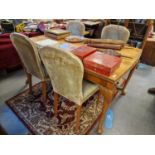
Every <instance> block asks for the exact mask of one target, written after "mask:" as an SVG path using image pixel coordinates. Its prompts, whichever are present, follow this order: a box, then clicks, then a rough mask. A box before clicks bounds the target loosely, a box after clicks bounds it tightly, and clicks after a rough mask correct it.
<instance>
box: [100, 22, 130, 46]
mask: <svg viewBox="0 0 155 155" xmlns="http://www.w3.org/2000/svg"><path fill="white" fill-rule="evenodd" d="M129 36H130V32H129V30H128V29H127V28H126V27H124V26H120V25H113V24H110V25H107V26H105V27H104V28H103V29H102V33H101V38H102V39H113V40H122V41H124V42H125V43H126V42H127V41H128V39H129Z"/></svg>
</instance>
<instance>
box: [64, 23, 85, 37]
mask: <svg viewBox="0 0 155 155" xmlns="http://www.w3.org/2000/svg"><path fill="white" fill-rule="evenodd" d="M66 28H67V30H68V31H69V32H70V33H71V35H78V36H83V35H84V32H85V25H84V24H83V23H82V22H80V21H69V22H68V23H67V27H66Z"/></svg>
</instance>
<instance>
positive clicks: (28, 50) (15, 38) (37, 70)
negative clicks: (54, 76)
mask: <svg viewBox="0 0 155 155" xmlns="http://www.w3.org/2000/svg"><path fill="white" fill-rule="evenodd" d="M10 38H11V41H12V43H13V45H14V47H15V48H16V50H17V52H18V55H19V57H20V59H21V61H22V62H23V64H24V66H25V68H26V71H27V72H28V73H30V74H32V75H34V76H36V77H38V78H39V79H41V80H42V81H44V80H46V79H48V75H47V73H46V70H45V68H44V66H43V64H42V62H41V59H40V56H39V53H38V48H37V46H36V45H35V44H34V43H33V42H32V41H31V40H30V39H29V38H28V37H27V36H25V35H23V34H20V33H11V35H10Z"/></svg>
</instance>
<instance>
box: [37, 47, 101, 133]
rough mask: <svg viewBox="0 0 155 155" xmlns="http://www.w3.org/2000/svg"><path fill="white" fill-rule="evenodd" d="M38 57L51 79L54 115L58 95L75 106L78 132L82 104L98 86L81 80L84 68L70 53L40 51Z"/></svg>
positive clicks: (60, 50) (55, 48) (45, 49)
mask: <svg viewBox="0 0 155 155" xmlns="http://www.w3.org/2000/svg"><path fill="white" fill-rule="evenodd" d="M39 53H40V56H41V59H42V61H43V63H44V65H45V68H46V70H47V72H48V74H49V77H50V79H51V83H52V86H53V91H54V113H55V115H57V112H58V97H59V95H61V96H63V97H65V98H67V99H68V100H70V101H72V102H74V103H75V104H76V107H77V110H76V117H75V119H76V131H77V133H78V132H79V131H80V113H81V106H82V104H83V103H84V102H85V101H86V100H87V99H88V98H89V97H90V96H92V95H93V94H94V93H96V92H97V91H98V90H99V86H98V85H96V84H93V83H91V82H89V81H86V80H83V75H84V67H83V64H82V62H81V60H80V59H79V58H78V57H76V56H75V55H73V54H72V53H70V52H66V51H65V52H64V51H63V50H62V49H59V48H57V47H50V46H46V47H43V48H42V49H40V52H39Z"/></svg>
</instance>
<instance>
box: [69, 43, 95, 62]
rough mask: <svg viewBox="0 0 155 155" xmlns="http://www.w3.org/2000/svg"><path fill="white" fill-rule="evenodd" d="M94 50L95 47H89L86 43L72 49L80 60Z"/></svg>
mask: <svg viewBox="0 0 155 155" xmlns="http://www.w3.org/2000/svg"><path fill="white" fill-rule="evenodd" d="M95 51H96V48H93V47H89V46H87V45H84V46H80V47H78V48H76V49H74V50H72V52H73V53H74V54H75V55H76V56H78V57H79V58H80V59H81V60H83V59H84V58H85V57H86V56H88V55H90V54H92V53H94V52H95Z"/></svg>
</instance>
